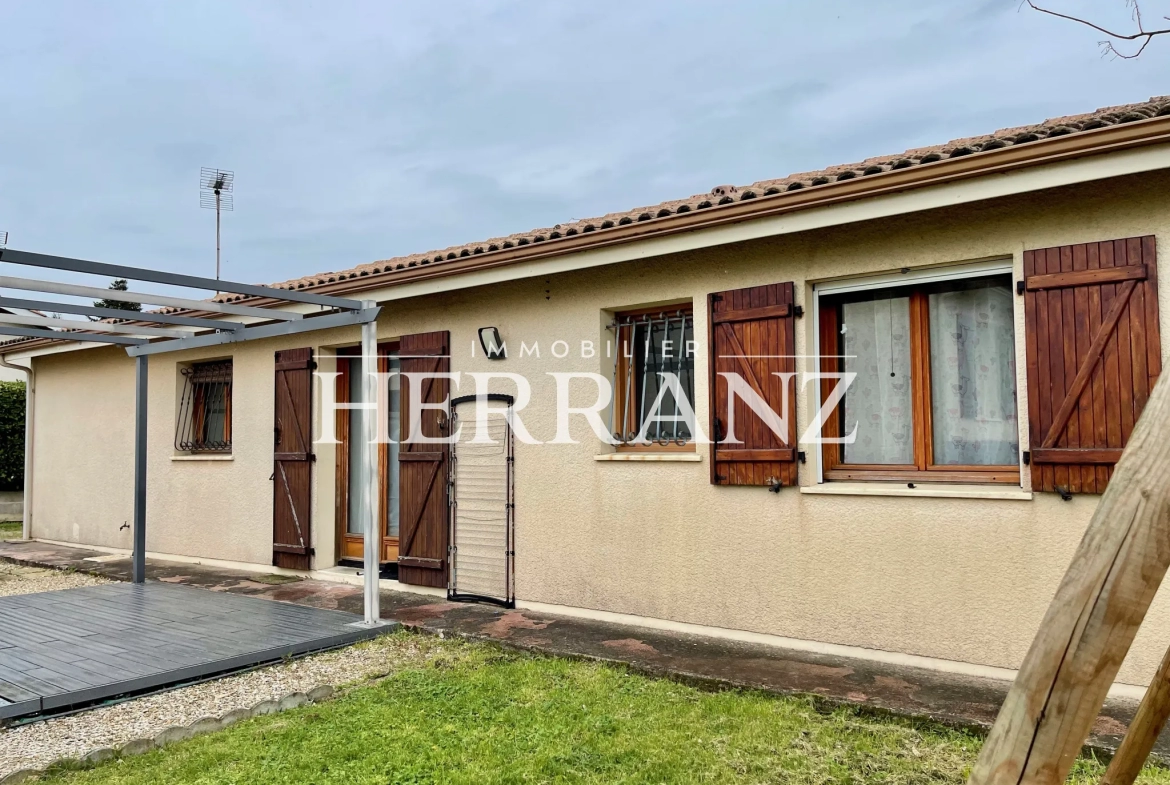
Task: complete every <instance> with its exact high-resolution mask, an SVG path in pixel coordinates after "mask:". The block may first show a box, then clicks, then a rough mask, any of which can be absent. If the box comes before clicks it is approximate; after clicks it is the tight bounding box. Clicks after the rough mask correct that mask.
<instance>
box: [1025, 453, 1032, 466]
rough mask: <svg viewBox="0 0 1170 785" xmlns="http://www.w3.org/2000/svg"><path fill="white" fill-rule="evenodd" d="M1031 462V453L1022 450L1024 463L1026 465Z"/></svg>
mask: <svg viewBox="0 0 1170 785" xmlns="http://www.w3.org/2000/svg"><path fill="white" fill-rule="evenodd" d="M1031 463H1032V453H1030V452H1028V451H1027V450H1024V465H1025V466H1028V465H1029V464H1031Z"/></svg>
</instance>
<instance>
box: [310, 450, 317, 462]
mask: <svg viewBox="0 0 1170 785" xmlns="http://www.w3.org/2000/svg"><path fill="white" fill-rule="evenodd" d="M309 460H310V461H312V462H313V463H316V462H317V453H315V452H311V453H309Z"/></svg>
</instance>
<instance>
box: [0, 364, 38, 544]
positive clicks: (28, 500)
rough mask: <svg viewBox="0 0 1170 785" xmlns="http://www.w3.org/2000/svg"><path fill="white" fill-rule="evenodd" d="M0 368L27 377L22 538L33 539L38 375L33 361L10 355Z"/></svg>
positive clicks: (25, 388)
mask: <svg viewBox="0 0 1170 785" xmlns="http://www.w3.org/2000/svg"><path fill="white" fill-rule="evenodd" d="M0 366H2V367H4V368H11V369H12V370H14V371H20V372H21V373H23V374H24V375H25V377H27V378H26V381H25V385H24V500H23V503H22V504H21V513H20V519H21V535H20V536H21V537H22V538H23V539H25V540H31V539H32V498H33V483H32V471H33V414H34V413H35V412H36V391H37V383H36V379H37V375H36V372H35V371H34V370H33V366H32V360H29V363H28V365H27V366H25V365H14V364H13V363H10V362H8V355H6V354H0Z"/></svg>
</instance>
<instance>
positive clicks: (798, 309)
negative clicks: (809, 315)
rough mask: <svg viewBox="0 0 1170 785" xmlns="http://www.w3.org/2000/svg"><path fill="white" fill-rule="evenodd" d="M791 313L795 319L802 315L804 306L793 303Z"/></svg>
mask: <svg viewBox="0 0 1170 785" xmlns="http://www.w3.org/2000/svg"><path fill="white" fill-rule="evenodd" d="M792 315H793V316H795V317H796V318H797V319H799V318H800V317H802V316H804V306H803V305H793V306H792Z"/></svg>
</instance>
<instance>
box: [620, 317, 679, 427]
mask: <svg viewBox="0 0 1170 785" xmlns="http://www.w3.org/2000/svg"><path fill="white" fill-rule="evenodd" d="M610 327H611V329H612V330H614V331H615V335H616V339H617V340H616V341H615V343H616V345H617V349H618V351H617V355H616V357H615V361H614V385H613V387H614V403H613V407H612V408H611V413H612V414H611V423H610V424H611V430H612V431H613V434H614V438H616V439H617V440H618V441H619V442H621V444H620V446H619V449H646V448H658V449H669V448H675V449H677V448H682V447H690V441H691V438H692V433H691V428H692V427H693V423H692V422H689V420H690V419H691V417H690V414H689V413H691V412H693V408H694V405H693V403H692V402H693V401H694V391H695V318H694V314H693V312H692V309H691V306H690V304H687V305H677V306H665V307H661V306H660V307H658V308H654V309H646V310H642V311H634V312H626V313H620V314H617V316H616V318H615V320H614V323H613V324H612V325H611V326H610ZM680 398H681V400H680Z"/></svg>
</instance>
